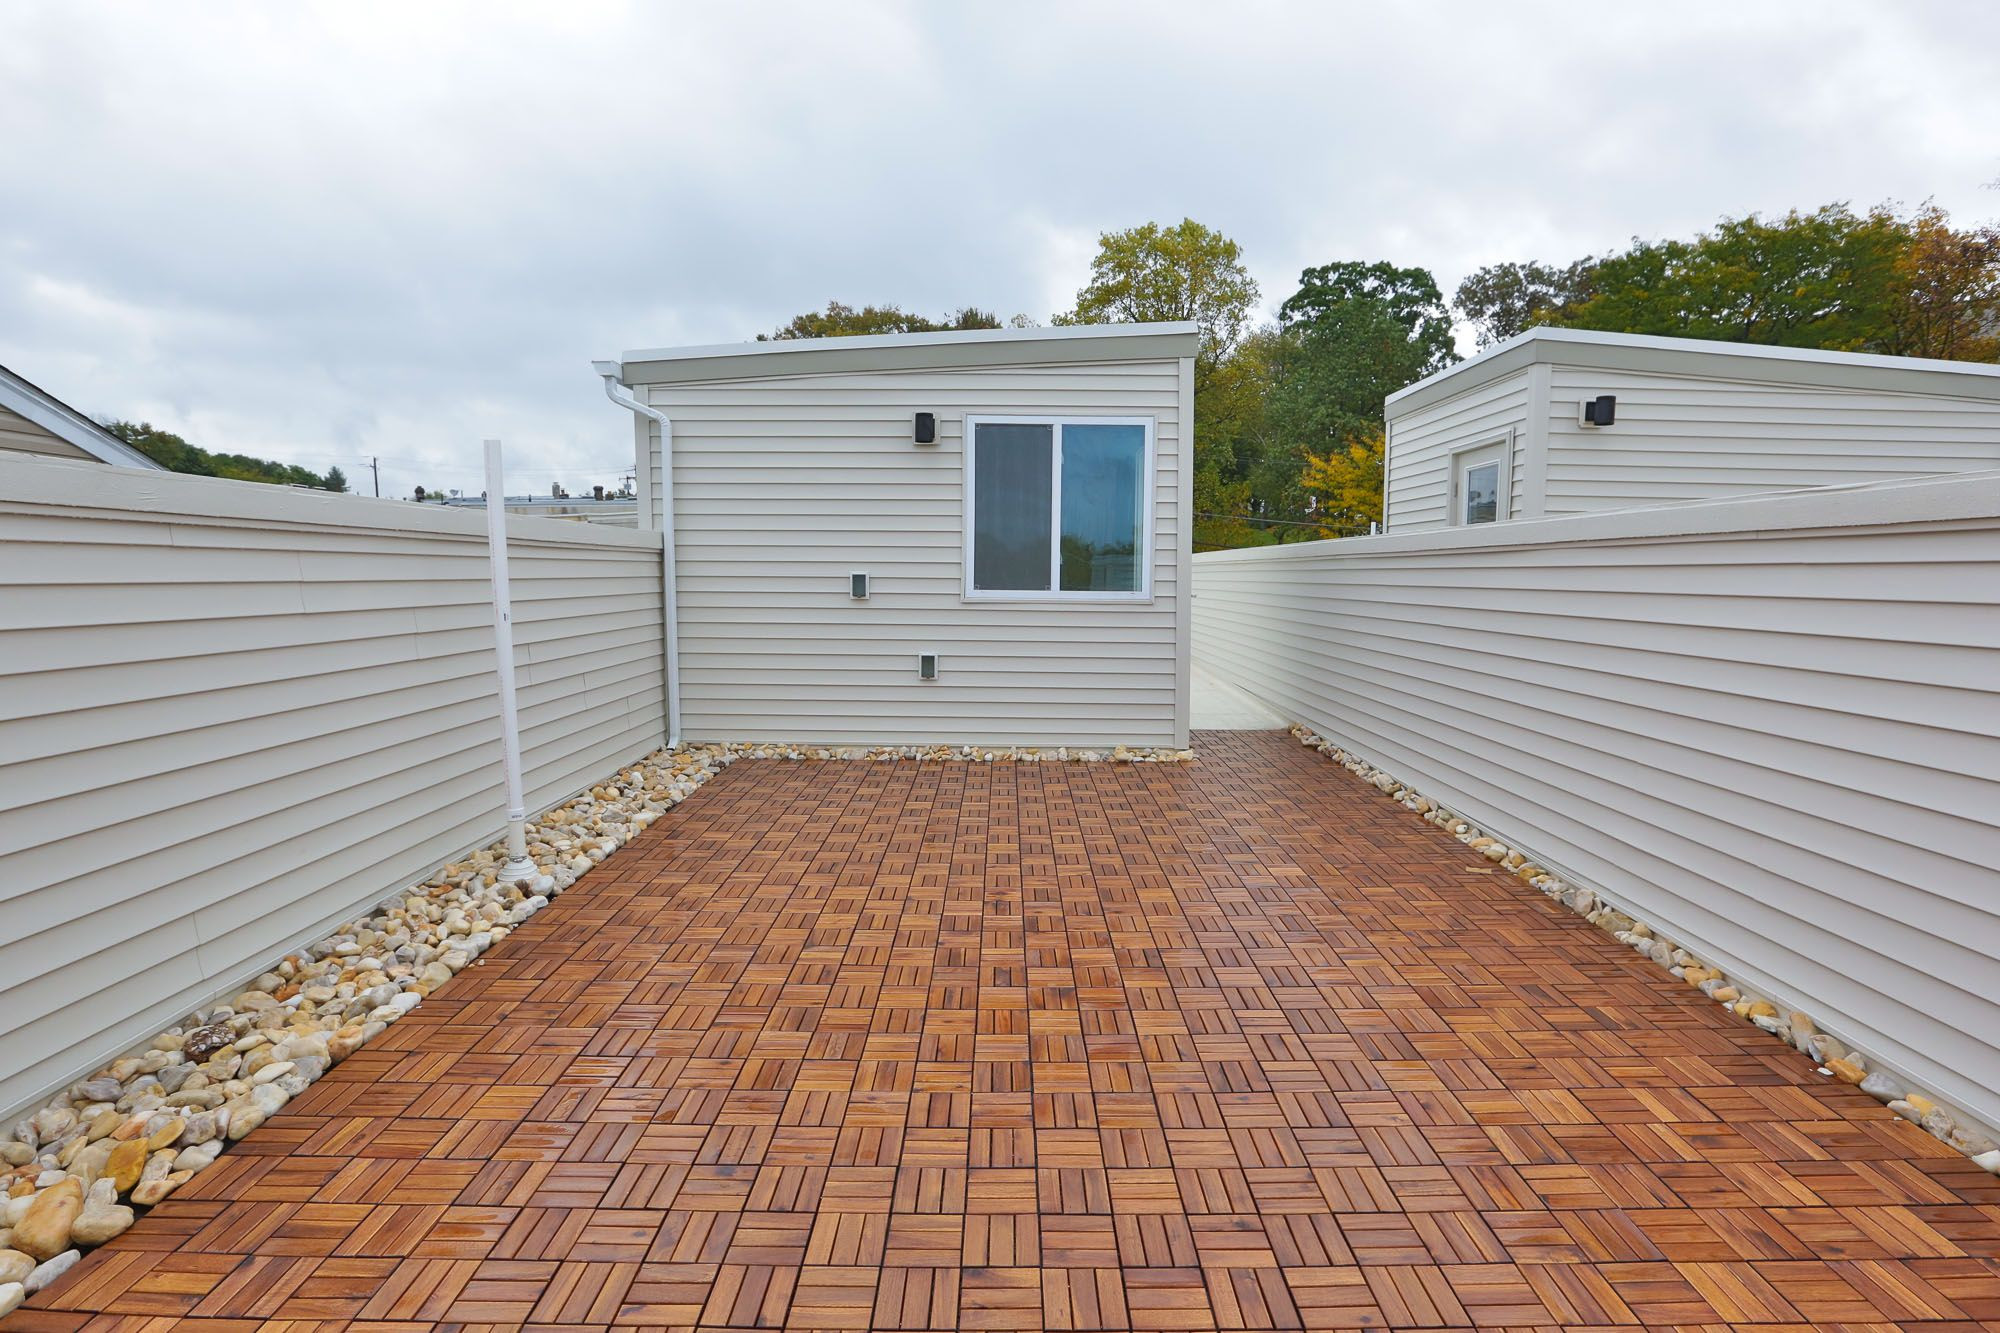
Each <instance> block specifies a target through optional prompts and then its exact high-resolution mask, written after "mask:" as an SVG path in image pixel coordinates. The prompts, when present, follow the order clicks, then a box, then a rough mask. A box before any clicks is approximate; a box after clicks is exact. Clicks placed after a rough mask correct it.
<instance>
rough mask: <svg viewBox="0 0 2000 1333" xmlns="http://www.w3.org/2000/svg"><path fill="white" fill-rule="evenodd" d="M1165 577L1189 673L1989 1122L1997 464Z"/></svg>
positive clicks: (1346, 548) (1996, 755) (1343, 546)
mask: <svg viewBox="0 0 2000 1333" xmlns="http://www.w3.org/2000/svg"><path fill="white" fill-rule="evenodd" d="M1619 419H1620V420H1621V421H1622V420H1624V405H1623V403H1622V401H1621V403H1620V418H1619ZM1195 570H1196V579H1195V582H1196V590H1197V594H1198V596H1197V599H1196V601H1195V607H1196V616H1195V657H1196V660H1197V661H1198V662H1199V663H1200V665H1202V666H1203V667H1204V668H1206V669H1208V670H1211V671H1214V672H1215V673H1216V674H1218V675H1220V676H1223V677H1224V678H1226V679H1228V680H1230V681H1232V682H1234V683H1236V684H1237V685H1239V686H1240V687H1242V688H1243V689H1245V690H1247V691H1249V692H1251V693H1252V694H1253V695H1255V696H1257V697H1258V698H1260V699H1262V700H1264V701H1265V702H1267V703H1268V704H1269V705H1271V706H1272V707H1273V708H1275V709H1276V710H1278V711H1279V712H1281V713H1283V714H1285V715H1287V716H1289V717H1290V718H1292V719H1294V720H1297V721H1300V722H1304V723H1306V724H1308V725H1310V726H1312V727H1313V728H1315V729H1316V730H1318V731H1320V732H1321V733H1323V734H1325V735H1327V736H1329V737H1331V738H1333V739H1334V740H1336V741H1337V742H1338V743H1339V744H1341V745H1342V746H1344V747H1345V748H1347V749H1349V750H1352V751H1354V752H1356V753H1358V754H1361V755H1363V756H1365V757H1367V758H1368V759H1370V760H1372V761H1374V762H1375V763H1377V764H1379V765H1381V766H1382V767H1384V768H1386V769H1387V770H1388V771H1389V772H1391V773H1393V774H1395V775H1397V776H1398V777H1400V778H1402V779H1403V780H1405V781H1407V782H1409V783H1411V784H1413V785H1414V786H1415V787H1416V788H1417V789H1418V790H1420V791H1422V792H1424V793H1425V794H1427V795H1429V796H1431V797H1433V798H1435V799H1437V800H1439V801H1441V802H1443V803H1444V804H1446V805H1447V806H1449V807H1450V808H1452V809H1454V810H1457V811H1459V812H1461V813H1463V814H1464V815H1466V816H1467V817H1468V818H1470V819H1472V820H1474V821H1475V822H1477V823H1479V824H1481V825H1482V826H1484V827H1486V828H1487V829H1489V830H1491V831H1492V832H1493V833H1494V835H1495V836H1497V837H1500V838H1502V839H1503V840H1506V841H1508V842H1510V843H1511V842H1516V841H1517V840H1518V845H1519V846H1520V847H1521V848H1522V849H1523V850H1524V851H1525V852H1526V853H1527V854H1528V855H1529V856H1530V857H1532V858H1533V859H1535V860H1536V861H1539V862H1540V863H1542V864H1544V865H1550V866H1553V867H1556V868H1558V869H1559V870H1561V871H1562V872H1563V873H1564V874H1565V875H1567V876H1569V877H1571V878H1573V880H1574V881H1575V882H1578V883H1582V884H1587V885H1590V886H1593V887H1595V888H1598V889H1599V890H1600V891H1601V892H1603V893H1604V894H1606V895H1607V896H1608V897H1609V898H1611V899H1612V900H1613V901H1614V902H1617V903H1618V904H1620V905H1621V906H1624V907H1626V908H1628V909H1629V910H1631V911H1632V912H1634V913H1635V914H1637V915H1639V916H1640V917H1642V918H1644V919H1645V920H1648V921H1651V922H1654V923H1656V924H1657V925H1658V926H1659V927H1660V928H1661V929H1662V930H1663V931H1665V932H1666V933H1669V934H1671V935H1673V936H1674V937H1676V938H1678V939H1681V940H1684V941H1687V942H1688V943H1689V947H1690V948H1691V949H1694V950H1695V951H1696V952H1699V953H1704V954H1706V955H1707V956H1709V957H1711V958H1713V959H1714V960H1715V961H1717V962H1718V963H1720V964H1721V965H1723V966H1724V967H1726V968H1727V969H1728V970H1729V971H1731V972H1732V973H1733V974H1734V975H1737V976H1741V977H1745V978H1747V979H1748V980H1750V981H1751V982H1752V983H1753V984H1755V985H1758V986H1761V987H1765V988H1767V989H1768V991H1769V993H1770V994H1772V995H1773V996H1774V997H1776V998H1778V999H1779V1000H1780V1001H1781V1002H1784V1001H1787V1000H1789V1001H1794V1002H1797V1003H1799V1004H1800V1005H1801V1006H1802V1007H1803V1008H1805V1009H1806V1010H1807V1011H1808V1012H1810V1013H1812V1014H1814V1015H1815V1016H1817V1017H1818V1018H1819V1019H1820V1020H1821V1025H1822V1026H1823V1027H1827V1028H1829V1029H1830V1030H1832V1031H1835V1032H1836V1033H1840V1034H1842V1035H1844V1036H1846V1037H1847V1038H1849V1039H1850V1040H1853V1041H1855V1042H1857V1043H1859V1044H1861V1045H1862V1046H1863V1047H1865V1048H1866V1049H1869V1050H1871V1051H1873V1052H1875V1053H1876V1054H1878V1055H1879V1056H1881V1057H1883V1058H1884V1059H1885V1060H1888V1061H1890V1062H1891V1067H1892V1068H1899V1069H1900V1070H1901V1072H1902V1073H1903V1074H1904V1075H1905V1076H1906V1077H1909V1078H1911V1079H1913V1080H1915V1081H1916V1082H1917V1083H1919V1084H1920V1085H1922V1086H1926V1087H1929V1088H1933V1089H1936V1090H1939V1091H1941V1092H1942V1093H1944V1094H1945V1095H1946V1096H1947V1097H1949V1098H1951V1099H1953V1100H1954V1101H1957V1102H1958V1103H1959V1104H1960V1105H1961V1106H1962V1107H1964V1108H1965V1109H1967V1110H1968V1111H1970V1112H1972V1113H1973V1114H1974V1115H1975V1116H1977V1117H1980V1118H1982V1119H1984V1120H1985V1121H1986V1122H1988V1123H1989V1124H1993V1123H1996V1122H2000V953H1996V951H1995V949H1994V948H1993V942H1994V941H1995V940H2000V871H1996V869H1995V867H1996V866H2000V820H1996V818H1995V815H1994V812H1995V811H1996V810H2000V672H1996V671H1995V670H1994V665H1993V664H1994V661H1995V659H1996V657H2000V652H1997V651H1996V650H2000V474H1995V473H1985V474H1980V475H1979V476H1978V477H1976V478H1975V477H1964V478H1954V479H1949V480H1936V481H1909V482H1901V483H1892V484H1889V485H1885V486H1879V487H1865V488H1860V489H1855V490H1835V491H1826V492H1819V493H1803V494H1794V495H1787V496H1770V497H1764V498H1760V499H1753V500H1734V501H1725V502H1720V503H1715V504H1704V505H1695V506H1677V507H1674V508H1671V509H1658V510H1653V511H1650V512H1626V513H1623V514H1618V515H1615V516H1614V515H1602V516H1581V517H1574V518H1565V519H1558V520H1550V521H1547V522H1531V523H1515V524H1497V525H1494V526H1491V527H1482V528H1475V529H1460V530H1457V531H1453V532H1448V533H1447V532H1438V533H1417V534H1412V535H1409V536H1400V537H1399V536H1397V535H1394V534H1391V535H1390V536H1387V537H1382V538H1375V539H1365V540H1352V541H1345V542H1328V543H1317V544H1306V545H1300V546H1293V547H1279V548H1267V549H1263V550H1249V551H1233V552H1218V553H1213V554H1206V555H1201V556H1198V557H1196V559H1195ZM1329 780H1334V781H1339V780H1345V779H1344V777H1343V776H1342V775H1338V774H1335V775H1332V776H1331V777H1330V779H1329ZM1412 818H1413V819H1414V818H1415V817H1414V816H1412ZM1413 836H1415V835H1414V834H1413ZM1439 836H1443V835H1439ZM1521 891H1522V892H1524V893H1528V892H1532V890H1530V889H1527V888H1525V887H1523V889H1522V890H1521Z"/></svg>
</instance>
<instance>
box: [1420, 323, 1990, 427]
mask: <svg viewBox="0 0 2000 1333" xmlns="http://www.w3.org/2000/svg"><path fill="white" fill-rule="evenodd" d="M1537 364H1547V365H1559V366H1585V367H1594V368H1601V369H1605V370H1633V371H1644V372H1651V373H1653V374H1661V375H1685V376H1693V377H1702V376H1708V377H1711V378H1721V379H1744V380H1763V381H1768V382H1773V383H1781V384H1807V385H1813V386H1816V387H1821V388H1836V389H1885V390H1888V391H1890V392H1900V393H1929V394H1941V395H1944V396H1947V397H1961V398H1984V399H1992V400H2000V365H1994V364H1993V363H1991V362H1987V361H1938V360H1932V359H1930V358H1926V357H1916V356H1882V355H1879V354H1876V353H1872V352H1827V351H1821V350H1820V349H1818V348H1813V347H1771V346H1767V345H1765V344H1762V343H1737V342H1716V341H1713V340H1711V339H1707V338H1662V337H1657V336H1654V335H1651V334H1642V333H1603V332H1599V331H1597V330H1594V329H1554V328H1534V329H1529V330H1527V331H1526V332H1525V333H1519V334H1516V335H1515V336H1514V337H1512V338H1509V339H1507V340H1506V341H1505V342H1502V343H1496V344H1495V345H1494V346H1492V347H1489V348H1487V349H1486V350H1485V351H1484V352H1481V353H1480V354H1479V355H1478V356H1475V357H1472V358H1470V359H1468V360H1465V361H1461V362H1459V363H1458V364H1457V365H1454V366H1447V367H1446V368H1445V369H1443V370H1440V371H1439V372H1437V374H1435V375H1431V376H1429V377H1428V378H1425V379H1421V380H1418V381H1417V382H1416V383H1415V384H1412V385H1410V386H1409V387H1408V388H1406V389H1398V390H1397V391H1396V392H1395V393H1392V394H1390V395H1389V396H1388V398H1387V399H1386V400H1385V404H1386V407H1387V410H1388V415H1389V416H1391V417H1395V416H1400V415H1402V414H1403V413H1405V412H1409V411H1413V410H1415V409H1416V408H1419V407H1424V406H1428V405H1429V404H1431V403H1436V402H1441V401H1443V400H1444V399H1446V398H1450V397H1452V396H1453V395H1455V394H1460V393H1464V392H1465V391H1466V390H1468V389H1474V388H1477V387H1479V386H1480V385H1482V384H1487V383H1490V382H1491V381H1493V380H1496V379H1499V378H1501V377H1502V376H1505V375H1511V374H1513V373H1515V372H1516V371H1519V370H1522V369H1525V368H1526V367H1528V366H1531V365H1537Z"/></svg>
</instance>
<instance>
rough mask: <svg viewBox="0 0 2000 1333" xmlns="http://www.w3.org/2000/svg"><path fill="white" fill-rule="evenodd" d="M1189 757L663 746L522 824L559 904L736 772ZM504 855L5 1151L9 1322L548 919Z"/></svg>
mask: <svg viewBox="0 0 2000 1333" xmlns="http://www.w3.org/2000/svg"><path fill="white" fill-rule="evenodd" d="M1193 757H1194V756H1193V752H1192V751H1189V750H1172V749H1152V748H1141V747H1127V746H1116V747H1113V748H1110V749H1084V748H1079V749H1071V748H1067V747H1057V748H1053V749H1035V748H1023V747H1001V748H984V747H975V746H962V745H961V746H877V747H866V748H863V747H845V748H842V747H828V746H802V745H772V744H723V745H692V746H682V747H680V748H678V749H676V750H672V751H667V750H661V751H658V752H656V753H654V754H652V755H649V756H648V757H647V758H645V759H643V760H641V761H639V762H638V763H635V764H632V765H630V766H628V767H626V768H623V769H621V770H620V771H619V772H618V773H616V774H614V775H613V776H612V777H611V778H610V779H608V780H607V781H605V782H603V783H601V784H599V785H597V786H594V787H592V788H590V789H589V790H588V791H585V792H582V793H580V794H578V795H577V796H575V797H572V798H571V799H570V800H568V801H566V802H564V803H563V804H562V805H559V806H556V807H555V808H553V809H551V810H547V811H545V812H543V813H542V814H541V815H539V816H537V817H536V818H534V819H532V820H531V821H529V823H528V825H527V835H528V853H529V855H530V856H531V857H532V858H533V859H534V861H535V864H536V867H537V868H538V870H539V871H540V873H541V874H542V875H544V876H547V877H548V878H549V879H550V880H551V881H553V886H554V887H553V890H552V894H559V893H561V892H562V891H563V890H564V889H567V888H569V887H570V886H571V885H572V884H574V883H576V881H577V879H578V878H579V877H581V876H582V875H585V874H587V873H588V872H589V871H590V869H591V867H592V866H594V865H596V864H597V863H598V862H600V861H602V860H604V859H605V858H606V857H607V856H610V855H611V854H612V853H613V852H615V851H617V850H618V848H620V847H622V846H624V845H625V844H626V843H627V842H630V841H631V840H632V839H633V838H635V837H637V836H638V835H639V834H640V832H642V831H643V830H644V829H645V828H646V827H647V825H649V824H651V823H652V822H653V821H654V820H656V819H658V818H659V817H660V816H661V815H663V814H665V813H666V812H667V811H668V810H670V809H672V808H673V807H674V806H675V805H678V804H679V803H680V802H681V801H683V800H685V799H686V798H687V797H688V796H689V795H691V794H692V793H693V792H694V790H695V789H696V788H697V787H700V786H701V785H702V784H703V783H705V782H707V781H708V780H709V779H710V778H712V777H714V776H715V775H716V774H717V773H719V772H721V771H722V770H723V769H724V768H726V767H728V766H729V765H730V764H732V763H735V762H736V761H737V760H739V759H851V760H878V761H888V760H918V761H946V762H977V763H1003V762H1014V763H1030V762H1061V763H1178V762H1186V761H1188V760H1191V759H1192V758H1193ZM505 860H506V852H505V848H504V846H503V844H501V843H494V844H493V845H492V846H490V847H486V848H483V849H481V850H479V851H476V852H473V853H472V854H470V855H469V856H467V857H465V858H464V859H463V860H460V861H456V862H453V863H452V864H450V865H446V866H444V867H442V868H440V869H439V870H438V871H437V872H436V873H435V874H433V875H432V876H430V877H429V878H428V879H426V880H424V881H423V882H422V883H419V884H415V885H412V886H410V887H409V888H408V889H406V890H404V891H403V892H401V893H398V894H397V895H395V896H394V897H392V898H389V899H387V900H385V901H384V902H382V903H381V904H379V905H378V906H377V907H376V908H374V909H373V910H372V911H369V912H367V913H364V914H362V915H360V916H358V917H356V918H355V919H354V920H352V921H349V922H346V923H344V924H343V925H341V926H340V927H339V928H338V929H336V930H335V931H334V932H333V933H332V934H330V935H328V936H326V938H324V939H322V940H319V941H317V942H316V943H314V944H312V945H309V946H307V947H305V948H302V949H298V950H295V951H294V952H292V953H289V954H286V955H285V956H284V957H283V958H280V959H277V960H275V961H274V962H273V963H272V964H271V965H270V967H269V968H268V970H266V971H265V972H263V973H262V974H261V975H259V976H258V977H257V978H256V979H255V980H254V981H251V982H250V983H249V984H248V985H247V986H246V987H245V988H244V989H243V990H242V991H241V992H240V993H238V994H236V995H235V996H234V997H233V998H231V999H229V1000H227V1001H225V1002H222V1003H217V1004H212V1005H209V1006H207V1007H205V1008H202V1009H199V1010H197V1011H195V1012H194V1013H192V1014H190V1015H188V1017H187V1018H186V1019H184V1020H183V1021H182V1022H181V1023H179V1024H177V1025H176V1026H174V1027H170V1028H168V1029H167V1030H166V1031H164V1032H161V1033H159V1034H158V1035H157V1036H155V1037H153V1038H152V1040H151V1041H150V1042H148V1043H146V1044H145V1045H144V1046H143V1047H142V1048H140V1049H138V1050H135V1051H133V1052H131V1053H129V1054H127V1055H124V1056H122V1057H120V1058H119V1059H117V1060H114V1061H112V1062H111V1063H110V1064H108V1065H106V1066H105V1067H104V1068H102V1069H99V1070H98V1071H97V1072H96V1073H94V1074H92V1075H91V1076H90V1077H88V1078H85V1079H80V1080H78V1081H77V1082H76V1083H73V1084H71V1085H70V1086H69V1087H68V1088H67V1089H65V1090H64V1091H63V1092H62V1093H61V1094H59V1095H58V1096H56V1097H55V1098H53V1099H51V1100H50V1101H49V1102H48V1104H47V1105H45V1106H43V1107H42V1108H41V1109H40V1110H38V1111H35V1112H32V1113H30V1114H28V1115H26V1116H24V1117H23V1118H22V1119H20V1120H19V1121H18V1122H16V1123H15V1124H14V1125H13V1126H12V1128H11V1129H9V1130H8V1131H6V1133H5V1136H4V1137H0V1315H4V1314H6V1313H7V1312H8V1311H9V1310H11V1309H13V1308H14V1307H15V1306H17V1305H19V1304H20V1303H21V1302H22V1301H23V1300H24V1299H26V1297H27V1295H28V1294H29V1293H32V1292H36V1291H40V1290H41V1289H42V1288H44V1287H46V1286H48V1285H49V1284H50V1283H52V1282H54V1281H55V1280H56V1279H57V1278H59V1277H61V1276H62V1275H63V1274H64V1273H65V1272H67V1271H68V1270H69V1269H70V1268H71V1267H72V1266H73V1265H74V1264H75V1263H76V1262H77V1260H78V1259H79V1258H81V1256H82V1252H83V1251H84V1250H86V1249H88V1248H90V1247H92V1246H95V1245H101V1244H103V1243H104V1242H105V1241H107V1240H110V1239H111V1238H112V1237H114V1236H117V1235H118V1234H120V1233H121V1232H123V1231H124V1230H125V1229H126V1228H128V1227H130V1226H131V1225H132V1223H133V1221H134V1220H135V1218H136V1216H137V1214H138V1213H139V1212H141V1211H143V1210H144V1209H146V1208H148V1207H150V1206H151V1205H153V1204H156V1203H159V1202H160V1201H161V1200H162V1199H165V1198H166V1197H167V1196H168V1195H170V1194H172V1193H173V1192H174V1191H175V1190H176V1189H178V1188H180V1186H182V1185H184V1184H185V1183H187V1182H188V1181H189V1180H191V1179H193V1178H194V1176H195V1175H196V1174H197V1173H199V1172H201V1171H203V1170H205V1169H206V1168H207V1167H209V1166H210V1165H212V1164H213V1163H214V1162H215V1160H216V1158H217V1157H219V1156H220V1155H221V1154H222V1153H223V1152H225V1151H226V1150H227V1149H228V1146H229V1145H230V1144H232V1143H234V1142H236V1141H237V1140H238V1139H241V1138H242V1137H243V1136H244V1135H246V1134H248V1133H250V1132H251V1131H252V1130H254V1129H256V1128H257V1126H259V1125H261V1124H262V1123H264V1121H265V1120H266V1119H267V1118H269V1117H270V1116H272V1115H274V1114H276V1113H277V1112H278V1111H279V1110H280V1109H282V1108H283V1107H284V1105H285V1104H286V1103H287V1102H289V1101H290V1100H291V1099H292V1098H294V1097H296V1096H298V1095H299V1094H300V1093H301V1092H303V1091H305V1090H306V1088H308V1087H310V1086H311V1085H312V1083H313V1081H314V1080H315V1079H317V1078H319V1077H320V1075H322V1074H324V1073H325V1072H326V1071H327V1070H328V1069H330V1068H332V1067H333V1066H334V1065H336V1064H338V1063H339V1062H340V1061H342V1060H344V1059H346V1058H347V1057H348V1056H349V1055H352V1054H353V1053H354V1052H355V1051H357V1050H360V1049H361V1048H362V1047H363V1046H365V1045H367V1044H368V1043H369V1042H370V1041H371V1040H373V1039H374V1038H375V1037H377V1036H379V1035H380V1034H381V1033H382V1032H384V1031H385V1030H387V1029H388V1027H389V1026H390V1025H391V1024H393V1023H395V1022H396V1021H398V1020H399V1019H401V1018H403V1017H404V1016H405V1015H407V1014H409V1013H410V1011H411V1010H413V1009H415V1008H416V1007H417V1006H418V1005H420V1004H422V1003H423V999H424V997H425V996H426V995H428V994H430V992H431V991H433V990H435V989H436V988H437V987H439V986H442V985H443V984H445V983H446V982H447V981H449V980H451V978H452V977H453V975H455V974H456V973H458V972H460V971H463V970H464V969H465V968H467V967H471V966H473V965H474V964H475V963H476V962H477V961H478V959H479V956H480V955H481V954H483V953H485V952H486V951H487V950H488V949H490V948H492V947H493V946H494V945H495V944H498V943H499V942H500V941H501V940H503V939H505V938H506V937H507V935H508V933H509V932H511V931H512V930H513V929H514V928H515V927H516V926H519V925H520V924H521V923H522V922H524V921H526V920H527V919H528V918H529V917H531V916H533V915H534V914H535V913H536V912H538V911H540V910H541V909H542V908H544V907H546V906H547V905H548V903H549V897H550V896H552V895H545V894H542V893H537V892H535V891H534V885H533V883H532V882H531V881H527V880H523V881H519V882H516V883H501V882H500V880H499V873H498V872H499V869H500V867H501V865H502V864H503V863H504V862H505Z"/></svg>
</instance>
